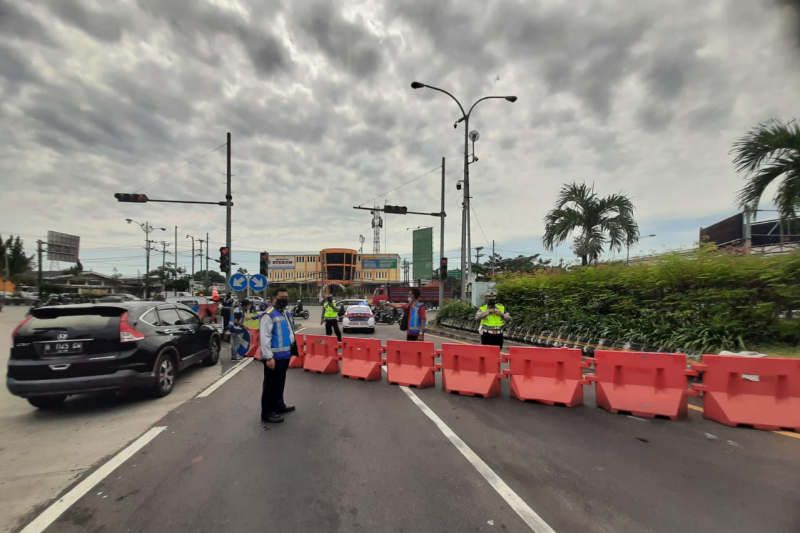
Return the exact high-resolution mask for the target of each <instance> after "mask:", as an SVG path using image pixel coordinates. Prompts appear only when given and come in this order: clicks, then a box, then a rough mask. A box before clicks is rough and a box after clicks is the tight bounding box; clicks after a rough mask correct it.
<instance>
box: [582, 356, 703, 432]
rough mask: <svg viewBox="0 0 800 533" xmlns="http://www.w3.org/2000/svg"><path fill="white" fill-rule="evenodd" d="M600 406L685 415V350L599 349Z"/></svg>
mask: <svg viewBox="0 0 800 533" xmlns="http://www.w3.org/2000/svg"><path fill="white" fill-rule="evenodd" d="M594 366H595V374H594V376H587V378H588V379H587V381H593V382H595V383H596V387H595V397H596V398H597V406H598V407H602V408H603V409H607V410H609V411H611V412H612V413H617V412H619V411H623V412H629V413H631V414H633V415H635V416H640V417H644V418H653V417H654V416H666V417H669V418H670V419H672V420H675V419H677V418H681V417H685V416H686V411H687V405H688V395H689V390H688V383H687V380H686V376H687V375H689V374H694V372H693V371H690V370H688V369H687V368H686V356H685V355H684V354H665V353H648V352H623V351H614V350H597V351H596V352H595V354H594Z"/></svg>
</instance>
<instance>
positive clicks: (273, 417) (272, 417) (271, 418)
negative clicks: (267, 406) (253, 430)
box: [261, 413, 283, 424]
mask: <svg viewBox="0 0 800 533" xmlns="http://www.w3.org/2000/svg"><path fill="white" fill-rule="evenodd" d="M261 421H262V422H269V423H270V424H280V423H281V422H283V417H282V416H281V415H279V414H278V413H270V414H268V415H267V416H262V417H261Z"/></svg>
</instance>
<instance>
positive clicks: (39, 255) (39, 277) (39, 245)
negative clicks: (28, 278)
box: [36, 240, 44, 300]
mask: <svg viewBox="0 0 800 533" xmlns="http://www.w3.org/2000/svg"><path fill="white" fill-rule="evenodd" d="M42 244H44V243H43V242H42V241H41V240H39V241H36V256H37V258H36V264H37V269H38V274H37V277H36V282H37V283H38V285H39V287H38V288H39V300H41V299H42V296H44V295H43V294H42Z"/></svg>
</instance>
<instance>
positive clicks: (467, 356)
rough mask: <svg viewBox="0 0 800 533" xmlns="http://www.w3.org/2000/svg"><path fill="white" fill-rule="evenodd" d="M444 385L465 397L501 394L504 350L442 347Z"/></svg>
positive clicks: (478, 346)
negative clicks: (502, 354) (501, 367)
mask: <svg viewBox="0 0 800 533" xmlns="http://www.w3.org/2000/svg"><path fill="white" fill-rule="evenodd" d="M442 386H443V387H444V390H446V391H447V392H457V393H458V394H463V395H465V396H483V397H484V398H490V397H492V396H497V395H498V394H500V347H499V346H480V345H474V344H442Z"/></svg>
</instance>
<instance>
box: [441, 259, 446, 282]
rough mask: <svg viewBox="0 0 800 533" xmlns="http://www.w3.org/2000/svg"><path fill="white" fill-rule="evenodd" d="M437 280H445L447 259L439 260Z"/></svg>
mask: <svg viewBox="0 0 800 533" xmlns="http://www.w3.org/2000/svg"><path fill="white" fill-rule="evenodd" d="M439 279H447V258H446V257H442V258H441V259H439Z"/></svg>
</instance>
